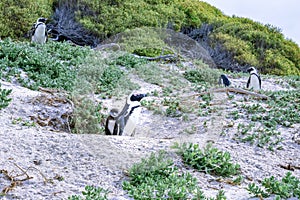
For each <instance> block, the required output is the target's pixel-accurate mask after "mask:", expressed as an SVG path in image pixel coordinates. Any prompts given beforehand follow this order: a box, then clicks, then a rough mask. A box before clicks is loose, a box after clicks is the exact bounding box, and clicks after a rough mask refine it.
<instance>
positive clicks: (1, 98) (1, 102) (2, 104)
mask: <svg viewBox="0 0 300 200" xmlns="http://www.w3.org/2000/svg"><path fill="white" fill-rule="evenodd" d="M11 92H12V90H7V89H2V88H1V84H0V110H1V109H3V108H6V107H7V106H8V105H9V102H11V100H12V99H11V98H8V95H9V94H10V93H11Z"/></svg>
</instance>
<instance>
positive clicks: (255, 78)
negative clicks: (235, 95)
mask: <svg viewBox="0 0 300 200" xmlns="http://www.w3.org/2000/svg"><path fill="white" fill-rule="evenodd" d="M247 72H249V73H250V76H249V78H248V81H247V88H248V89H253V90H260V89H261V79H260V76H259V74H258V73H257V70H256V69H255V68H254V67H250V68H248V69H247Z"/></svg>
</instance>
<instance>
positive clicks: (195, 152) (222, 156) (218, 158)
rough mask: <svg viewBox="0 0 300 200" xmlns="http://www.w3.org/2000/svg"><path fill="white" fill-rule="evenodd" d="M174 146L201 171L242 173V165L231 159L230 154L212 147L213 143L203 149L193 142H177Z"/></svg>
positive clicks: (188, 162) (215, 173) (190, 164)
mask: <svg viewBox="0 0 300 200" xmlns="http://www.w3.org/2000/svg"><path fill="white" fill-rule="evenodd" d="M174 148H175V149H178V154H179V155H180V156H181V157H182V159H183V162H184V163H185V164H187V165H189V166H191V167H193V168H195V169H197V170H199V171H201V172H204V173H207V174H212V175H217V176H223V177H230V176H232V175H238V174H240V166H239V164H234V163H233V162H232V161H231V156H230V154H229V153H228V152H223V151H220V150H219V149H217V148H215V147H212V145H211V144H208V145H207V146H206V147H205V148H204V149H203V150H201V149H200V148H199V145H198V144H193V143H190V144H187V143H183V144H182V145H178V144H176V145H175V146H174Z"/></svg>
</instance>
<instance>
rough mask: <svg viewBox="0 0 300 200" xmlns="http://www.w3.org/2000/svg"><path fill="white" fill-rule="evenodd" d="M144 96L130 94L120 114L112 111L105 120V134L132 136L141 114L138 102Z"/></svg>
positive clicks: (115, 110)
mask: <svg viewBox="0 0 300 200" xmlns="http://www.w3.org/2000/svg"><path fill="white" fill-rule="evenodd" d="M146 96H147V95H146V94H130V95H129V96H128V97H127V99H126V102H125V105H124V107H123V109H122V111H121V112H120V113H118V110H117V109H112V110H111V111H110V114H109V116H108V117H107V119H106V124H105V134H106V135H123V134H124V135H130V136H132V135H133V133H134V130H135V127H136V124H137V122H138V120H139V115H140V113H141V103H140V101H141V100H142V99H143V98H144V97H146ZM112 126H113V129H112Z"/></svg>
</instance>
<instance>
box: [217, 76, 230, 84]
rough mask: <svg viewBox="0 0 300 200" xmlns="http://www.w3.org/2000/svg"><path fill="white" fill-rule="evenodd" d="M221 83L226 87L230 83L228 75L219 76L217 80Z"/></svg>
mask: <svg viewBox="0 0 300 200" xmlns="http://www.w3.org/2000/svg"><path fill="white" fill-rule="evenodd" d="M221 83H223V84H224V86H225V87H228V86H230V85H231V82H230V80H229V79H228V77H227V76H226V75H225V74H222V75H221V76H220V80H219V84H221Z"/></svg>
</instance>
